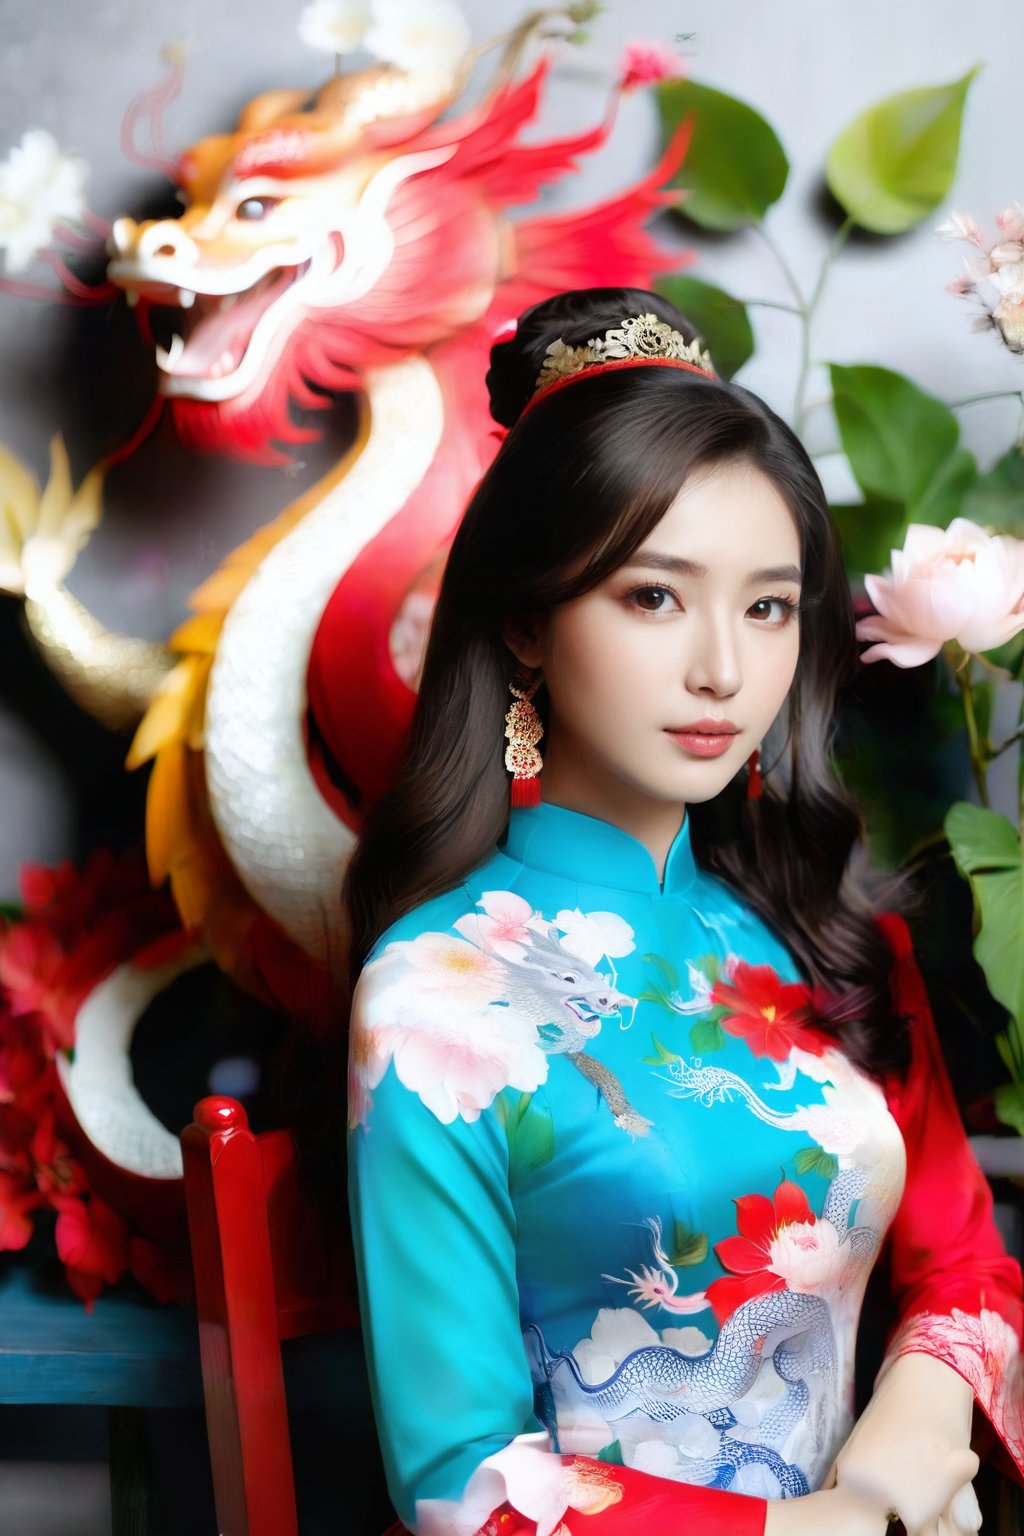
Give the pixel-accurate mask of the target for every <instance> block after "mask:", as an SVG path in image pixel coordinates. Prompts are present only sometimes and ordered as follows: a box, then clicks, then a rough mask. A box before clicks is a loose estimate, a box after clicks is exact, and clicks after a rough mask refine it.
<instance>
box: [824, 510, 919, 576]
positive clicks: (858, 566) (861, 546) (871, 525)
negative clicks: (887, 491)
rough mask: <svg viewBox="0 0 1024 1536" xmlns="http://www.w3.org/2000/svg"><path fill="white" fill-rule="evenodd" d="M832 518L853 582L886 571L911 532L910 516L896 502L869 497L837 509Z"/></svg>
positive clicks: (848, 573)
mask: <svg viewBox="0 0 1024 1536" xmlns="http://www.w3.org/2000/svg"><path fill="white" fill-rule="evenodd" d="M832 516H833V517H834V518H835V521H836V526H837V527H838V529H839V537H840V540H841V542H842V546H843V563H844V565H845V566H846V574H847V575H848V576H849V577H850V579H851V580H853V581H858V580H860V579H861V578H862V577H864V576H866V575H867V574H868V572H869V571H882V570H884V569H885V567H886V566H887V565H888V564H889V561H890V559H891V557H892V551H893V550H894V549H898V548H899V547H900V545H901V544H902V543H903V537H904V535H905V533H906V531H907V517H906V513H905V512H904V510H903V507H902V506H901V505H900V504H899V502H896V501H878V500H876V499H875V498H873V497H869V498H868V500H867V501H859V502H854V503H853V504H851V505H848V506H834V507H833V508H832Z"/></svg>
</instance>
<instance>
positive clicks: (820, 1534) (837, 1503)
mask: <svg viewBox="0 0 1024 1536" xmlns="http://www.w3.org/2000/svg"><path fill="white" fill-rule="evenodd" d="M888 1524H889V1523H888V1521H887V1519H886V1517H885V1513H884V1512H883V1511H880V1510H879V1508H878V1503H877V1501H876V1500H872V1499H867V1500H866V1499H864V1498H863V1497H862V1496H861V1495H860V1494H859V1493H857V1492H856V1491H855V1490H853V1489H849V1488H841V1487H832V1488H825V1489H819V1491H818V1492H817V1493H808V1494H805V1495H804V1497H803V1498H802V1499H779V1500H774V1499H770V1500H769V1501H768V1514H767V1516H766V1517H765V1526H764V1536H885V1533H886V1531H887V1529H888Z"/></svg>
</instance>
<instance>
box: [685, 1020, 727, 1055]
mask: <svg viewBox="0 0 1024 1536" xmlns="http://www.w3.org/2000/svg"><path fill="white" fill-rule="evenodd" d="M724 1044H725V1032H724V1030H723V1029H722V1026H721V1024H719V1022H718V1020H717V1019H712V1018H703V1019H698V1020H697V1022H696V1023H695V1024H694V1025H693V1026H692V1027H691V1029H690V1045H691V1046H692V1047H693V1049H694V1050H695V1051H696V1052H697V1054H698V1056H703V1055H705V1054H706V1052H708V1051H720V1050H721V1049H722V1047H723V1045H724Z"/></svg>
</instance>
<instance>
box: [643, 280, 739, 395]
mask: <svg viewBox="0 0 1024 1536" xmlns="http://www.w3.org/2000/svg"><path fill="white" fill-rule="evenodd" d="M657 289H658V292H659V293H663V294H664V295H665V297H666V298H667V299H669V300H671V302H672V303H673V304H674V305H675V307H676V309H678V311H679V313H680V314H681V315H683V316H685V318H686V319H687V320H689V322H690V324H691V325H692V326H693V328H694V330H695V331H696V332H697V333H698V335H699V336H700V339H701V341H702V342H703V344H704V346H705V347H707V349H708V351H709V352H710V353H711V359H712V361H713V363H714V365H715V370H716V372H717V373H718V374H719V375H720V376H721V377H722V378H723V379H731V378H732V376H733V374H734V373H736V372H737V371H738V370H739V369H740V368H742V367H743V364H744V363H745V362H746V361H747V358H748V357H750V356H751V354H752V353H753V351H754V333H753V331H752V330H751V328H750V316H749V315H748V314H747V309H746V305H745V304H741V303H740V301H739V299H734V298H733V296H732V294H730V293H726V292H725V290H724V288H716V287H714V285H713V284H712V283H705V282H702V281H701V279H700V278H699V277H690V276H688V275H685V274H684V275H682V276H675V277H663V278H662V279H661V280H660V282H659V283H658V284H657Z"/></svg>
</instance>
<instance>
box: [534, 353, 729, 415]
mask: <svg viewBox="0 0 1024 1536" xmlns="http://www.w3.org/2000/svg"><path fill="white" fill-rule="evenodd" d="M612 368H685V369H686V371H687V373H699V374H700V375H701V376H702V377H703V378H705V379H717V377H718V375H717V374H714V373H709V372H708V370H707V369H706V368H698V367H697V364H696V363H685V362H684V361H683V359H682V358H681V357H616V358H611V359H610V360H609V361H608V362H606V363H590V364H588V365H587V367H585V368H579V369H577V371H576V372H575V373H567V374H564V375H563V377H562V378H560V379H555V380H554V382H553V383H551V384H545V385H544V387H543V388H542V389H538V390H537V391H536V393H535V394H533V395H531V397H530V399H529V400H528V401H527V402H526V404H525V405H524V406H523V409H522V410H521V411H520V412H519V416H518V418H517V420H519V421H522V419H523V417H524V416H525V415H526V413H527V411H530V410H532V409H533V407H534V406H535V405H536V404H537V402H538V400H543V399H544V397H545V396H546V395H553V394H554V393H555V390H556V389H564V388H565V386H566V385H567V384H575V383H576V380H577V379H585V378H586V377H587V375H588V374H591V373H608V372H609V371H610V370H611V369H612Z"/></svg>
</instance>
